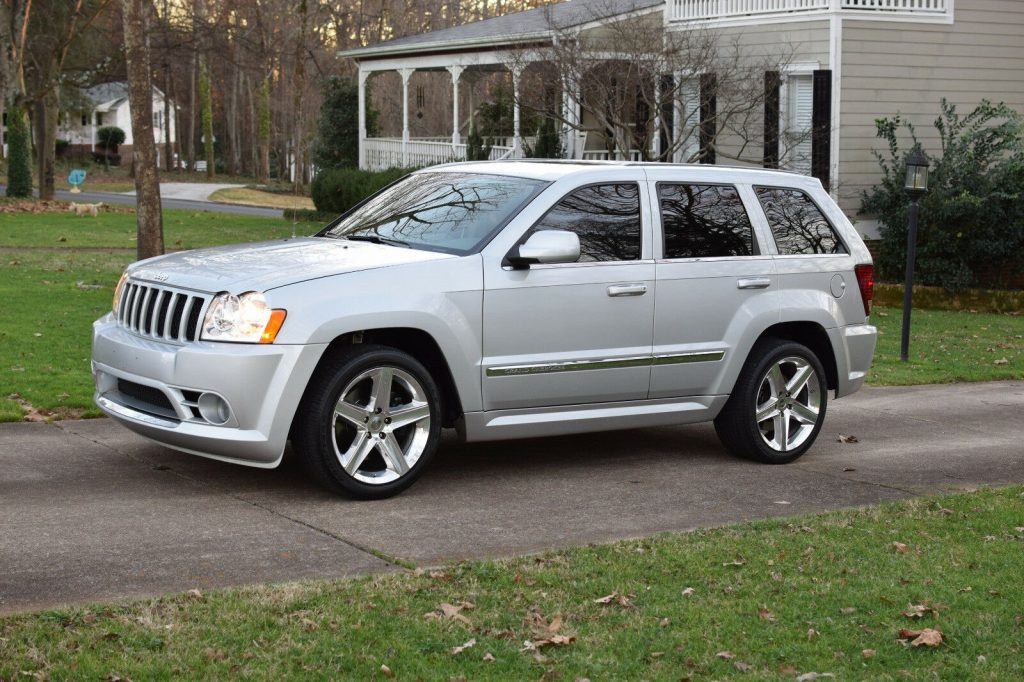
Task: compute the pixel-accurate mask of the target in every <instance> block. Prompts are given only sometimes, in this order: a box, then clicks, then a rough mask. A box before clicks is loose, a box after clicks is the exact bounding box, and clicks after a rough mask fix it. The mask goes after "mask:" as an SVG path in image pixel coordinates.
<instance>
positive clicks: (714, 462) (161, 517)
mask: <svg viewBox="0 0 1024 682" xmlns="http://www.w3.org/2000/svg"><path fill="white" fill-rule="evenodd" d="M1022 412H1024V382H994V383H987V384H959V385H953V386H928V387H926V386H921V387H910V388H885V389H883V388H873V389H865V390H864V391H861V392H860V393H858V394H856V395H854V396H852V397H850V398H846V399H844V400H840V401H837V402H836V403H834V404H832V405H831V406H830V407H829V414H828V417H827V420H826V422H825V428H824V430H823V432H822V434H821V438H820V439H819V441H818V444H817V445H816V446H815V447H814V449H813V450H811V452H810V454H809V455H807V456H805V457H804V458H803V459H802V460H800V461H799V462H797V463H795V464H792V465H789V466H777V467H771V466H764V465H757V464H752V463H750V462H745V461H741V460H736V459H733V458H732V457H730V456H728V455H727V454H725V453H724V452H723V451H722V450H721V448H720V447H719V445H718V442H717V440H716V439H715V435H714V430H713V429H712V428H711V427H710V426H709V425H699V426H689V427H672V428H659V429H647V430H642V431H641V430H636V431H625V432H616V433H608V434H595V435H590V436H582V437H566V438H547V439H539V440H532V441H518V442H506V443H488V444H478V445H459V444H455V443H450V444H449V445H448V446H447V447H442V449H441V451H440V452H439V453H438V456H437V459H436V460H435V461H434V462H433V466H432V467H431V469H430V470H428V471H427V472H426V473H425V475H424V477H423V478H422V479H421V480H420V481H419V483H417V484H416V485H415V486H413V487H412V488H411V489H410V490H408V491H407V492H406V493H405V494H403V495H400V496H399V497H396V498H394V499H391V500H385V501H381V502H352V501H349V500H345V499H342V498H337V497H333V496H331V495H329V494H327V493H325V492H323V491H321V490H320V489H318V488H316V487H314V486H313V485H312V484H311V483H309V482H308V481H307V480H306V479H305V478H304V477H303V476H302V475H301V473H300V472H299V471H298V469H297V467H296V466H294V464H287V462H286V465H285V467H284V468H283V469H281V470H277V471H264V470H258V469H246V468H241V467H236V466H231V465H228V464H221V463H218V462H213V461H210V460H205V459H201V458H197V457H191V456H189V455H185V454H180V453H177V452H174V451H171V450H166V449H164V448H161V447H158V446H156V445H153V444H150V443H148V442H146V441H144V440H142V439H141V438H138V437H137V436H134V435H133V434H131V433H129V432H128V431H126V430H124V429H121V428H120V427H118V426H117V425H116V424H115V423H114V422H112V421H111V420H107V419H100V420H91V421H80V422H59V423H56V424H27V423H25V424H3V425H0V470H2V471H3V474H2V476H0V519H2V528H3V532H2V533H0V567H2V570H0V612H9V611H18V610H27V609H37V608H43V607H48V606H54V605H57V604H62V603H68V602H84V601H95V600H107V599H116V598H119V597H127V596H143V595H156V594H161V593H164V592H168V591H180V590H187V589H191V588H201V589H206V588H210V587H216V586H224V585H236V584H245V583H254V582H262V581H283V580H289V579H294V578H309V577H322V578H333V577H340V576H348V575H353V574H360V573H367V572H373V571H383V570H389V569H394V564H393V563H389V561H388V560H387V559H388V558H400V559H403V560H404V561H406V562H412V563H416V564H427V565H429V564H435V563H438V562H443V561H446V560H450V559H459V558H468V557H489V556H500V555H512V554H520V553H524V552H531V551H535V550H540V549H545V548H554V547H562V546H566V545H577V544H582V543H588V542H601V541H607V540H615V539H618V538H630V537H637V536H643V535H648V534H651V533H655V532H658V531H667V530H686V529H691V528H694V527H698V526H711V525H719V524H726V523H733V522H737V521H743V520H748V519H754V518H763V517H774V516H788V515H793V514H802V513H808V512H816V511H821V510H826V509H833V508H837V507H849V506H855V505H864V504H871V503H875V502H880V501H886V500H893V499H900V498H905V497H909V496H913V495H921V494H926V493H933V492H943V491H953V490H963V489H970V488H973V487H976V486H980V485H986V484H991V485H1000V484H1008V483H1022V482H1024V448H1022V447H1021V436H1022V431H1021V422H1020V415H1021V414H1022ZM839 434H846V435H853V436H856V437H857V438H858V439H859V442H858V443H839V442H838V441H837V439H838V436H839Z"/></svg>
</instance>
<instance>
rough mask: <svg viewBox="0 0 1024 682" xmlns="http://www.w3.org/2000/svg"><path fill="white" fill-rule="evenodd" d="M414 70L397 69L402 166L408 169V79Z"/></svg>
mask: <svg viewBox="0 0 1024 682" xmlns="http://www.w3.org/2000/svg"><path fill="white" fill-rule="evenodd" d="M415 70H416V69H399V70H398V75H399V76H401V77H402V166H403V167H404V168H408V167H409V78H411V77H412V73H413V71H415Z"/></svg>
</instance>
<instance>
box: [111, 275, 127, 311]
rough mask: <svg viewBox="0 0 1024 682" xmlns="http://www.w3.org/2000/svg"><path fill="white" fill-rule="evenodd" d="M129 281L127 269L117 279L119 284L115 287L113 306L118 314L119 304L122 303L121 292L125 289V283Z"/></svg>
mask: <svg viewBox="0 0 1024 682" xmlns="http://www.w3.org/2000/svg"><path fill="white" fill-rule="evenodd" d="M127 281H128V271H127V270H125V271H124V272H123V273H122V274H121V279H119V280H117V286H116V287H114V303H113V305H112V306H111V307H112V309H113V311H114V314H115V315H117V306H118V305H119V304H120V303H121V292H122V291H124V283H125V282H127Z"/></svg>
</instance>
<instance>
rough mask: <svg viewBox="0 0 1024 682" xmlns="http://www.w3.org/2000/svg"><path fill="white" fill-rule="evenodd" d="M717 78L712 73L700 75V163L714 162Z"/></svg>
mask: <svg viewBox="0 0 1024 682" xmlns="http://www.w3.org/2000/svg"><path fill="white" fill-rule="evenodd" d="M717 90H718V78H717V77H716V76H715V74H713V73H705V74H703V75H702V76H701V77H700V163H714V162H715V133H716V132H717V131H716V130H715V126H716V125H717V120H716V119H717V118H718V98H717V93H716V91H717Z"/></svg>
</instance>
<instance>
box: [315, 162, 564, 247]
mask: <svg viewBox="0 0 1024 682" xmlns="http://www.w3.org/2000/svg"><path fill="white" fill-rule="evenodd" d="M545 184H546V183H544V182H542V181H540V180H530V179H527V178H514V177H506V176H502V175H485V174H480V173H445V172H435V173H415V174H413V175H410V176H408V177H405V178H403V179H401V180H399V181H398V182H396V183H395V184H394V185H391V186H390V187H388V188H386V189H384V190H383V191H381V192H380V193H379V194H377V195H376V196H373V197H371V198H370V199H369V201H367V202H366V203H365V204H363V205H362V206H359V207H358V208H356V209H355V210H354V211H352V212H351V213H350V214H348V215H347V216H344V217H342V218H341V219H340V220H339V221H338V222H337V223H335V224H334V225H331V226H330V227H329V228H328V229H327V230H326V231H325V232H323V233H321V235H320V236H322V237H334V238H336V239H338V238H344V239H353V240H367V241H376V242H381V243H384V244H395V245H398V246H409V247H412V248H417V249H426V250H430V251H444V252H446V253H455V254H459V255H464V254H467V253H472V252H473V251H475V250H476V249H477V248H479V247H480V246H481V245H482V244H484V243H485V242H486V240H488V239H489V238H490V237H491V235H493V234H494V232H495V231H496V230H497V229H498V228H500V227H501V226H502V225H504V224H505V222H506V221H508V219H509V218H511V217H512V216H513V215H515V213H516V212H517V211H518V210H519V208H520V207H521V206H523V205H524V204H525V203H526V202H527V201H528V200H529V199H531V198H532V197H533V196H534V194H536V193H537V192H538V191H539V190H540V188H541V187H543V186H544V185H545Z"/></svg>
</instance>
